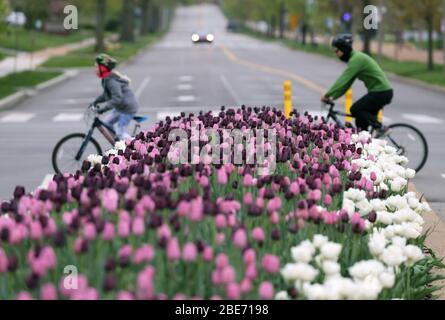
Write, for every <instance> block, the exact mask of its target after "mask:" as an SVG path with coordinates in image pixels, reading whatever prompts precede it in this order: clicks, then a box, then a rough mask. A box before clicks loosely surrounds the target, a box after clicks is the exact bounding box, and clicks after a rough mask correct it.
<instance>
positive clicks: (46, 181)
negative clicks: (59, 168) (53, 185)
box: [39, 174, 54, 189]
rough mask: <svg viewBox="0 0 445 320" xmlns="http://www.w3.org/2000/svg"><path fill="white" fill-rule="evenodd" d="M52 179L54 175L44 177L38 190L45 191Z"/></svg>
mask: <svg viewBox="0 0 445 320" xmlns="http://www.w3.org/2000/svg"><path fill="white" fill-rule="evenodd" d="M53 178H54V174H47V175H46V176H45V178H43V181H42V183H41V184H40V186H39V188H41V189H47V188H48V185H49V183H50V182H51V180H53Z"/></svg>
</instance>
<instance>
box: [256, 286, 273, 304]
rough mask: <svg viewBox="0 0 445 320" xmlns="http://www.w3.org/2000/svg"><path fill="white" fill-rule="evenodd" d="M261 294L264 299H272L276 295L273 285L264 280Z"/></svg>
mask: <svg viewBox="0 0 445 320" xmlns="http://www.w3.org/2000/svg"><path fill="white" fill-rule="evenodd" d="M258 292H259V296H260V298H261V299H263V300H272V299H273V296H274V289H273V285H272V283H270V282H263V283H261V284H260V287H259V290H258Z"/></svg>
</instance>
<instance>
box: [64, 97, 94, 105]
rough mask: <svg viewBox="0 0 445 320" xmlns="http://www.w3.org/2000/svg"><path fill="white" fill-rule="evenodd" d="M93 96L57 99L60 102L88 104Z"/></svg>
mask: <svg viewBox="0 0 445 320" xmlns="http://www.w3.org/2000/svg"><path fill="white" fill-rule="evenodd" d="M93 100H94V98H89V99H87V98H82V99H66V100H62V101H59V103H60V104H88V103H91V102H92V101H93Z"/></svg>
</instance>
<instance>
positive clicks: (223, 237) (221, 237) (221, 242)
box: [216, 233, 226, 245]
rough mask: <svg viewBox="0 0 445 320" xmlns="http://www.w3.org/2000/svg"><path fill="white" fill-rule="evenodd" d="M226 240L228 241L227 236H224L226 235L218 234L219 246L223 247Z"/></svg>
mask: <svg viewBox="0 0 445 320" xmlns="http://www.w3.org/2000/svg"><path fill="white" fill-rule="evenodd" d="M225 240H226V236H225V235H224V233H218V234H217V235H216V243H217V244H219V245H222V244H223V243H224V241H225Z"/></svg>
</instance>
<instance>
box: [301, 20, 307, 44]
mask: <svg viewBox="0 0 445 320" xmlns="http://www.w3.org/2000/svg"><path fill="white" fill-rule="evenodd" d="M307 29H308V26H307V24H306V22H303V25H302V27H301V44H302V45H303V46H305V45H306V38H307V31H308V30H307Z"/></svg>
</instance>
